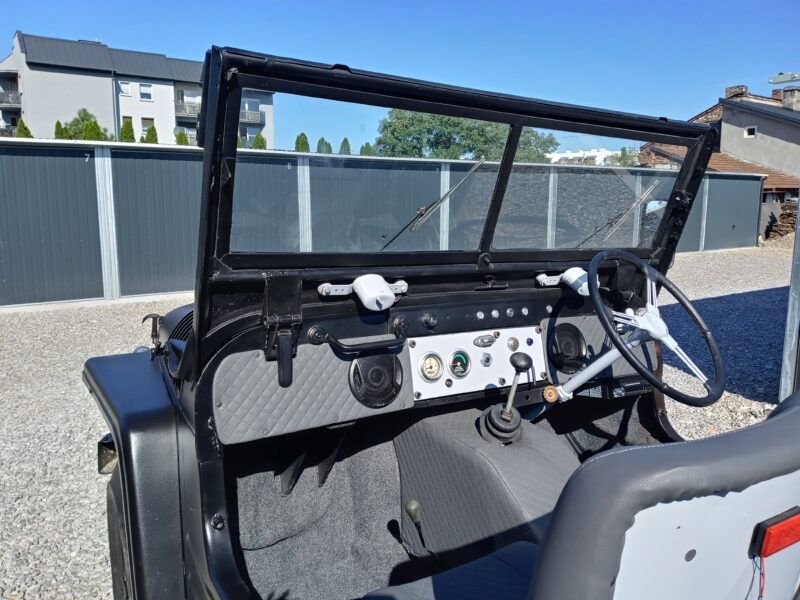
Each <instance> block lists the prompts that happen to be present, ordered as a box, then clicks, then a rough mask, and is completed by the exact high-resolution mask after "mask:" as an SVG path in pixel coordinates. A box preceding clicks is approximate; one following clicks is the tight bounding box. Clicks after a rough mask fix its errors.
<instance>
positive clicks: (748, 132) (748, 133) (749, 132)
mask: <svg viewBox="0 0 800 600" xmlns="http://www.w3.org/2000/svg"><path fill="white" fill-rule="evenodd" d="M756 133H758V129H757V128H756V127H755V126H752V127H745V128H744V137H746V138H754V137H756Z"/></svg>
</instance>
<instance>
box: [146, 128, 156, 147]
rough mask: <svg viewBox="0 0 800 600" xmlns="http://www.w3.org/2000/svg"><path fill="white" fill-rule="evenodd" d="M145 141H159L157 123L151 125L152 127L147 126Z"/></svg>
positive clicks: (148, 142) (149, 142)
mask: <svg viewBox="0 0 800 600" xmlns="http://www.w3.org/2000/svg"><path fill="white" fill-rule="evenodd" d="M144 143H145V144H157V143H158V132H157V131H156V126H155V125H150V127H148V128H147V135H145V136H144Z"/></svg>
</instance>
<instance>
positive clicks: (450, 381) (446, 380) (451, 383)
mask: <svg viewBox="0 0 800 600" xmlns="http://www.w3.org/2000/svg"><path fill="white" fill-rule="evenodd" d="M444 384H445V385H446V386H447V387H453V380H452V379H445V380H444Z"/></svg>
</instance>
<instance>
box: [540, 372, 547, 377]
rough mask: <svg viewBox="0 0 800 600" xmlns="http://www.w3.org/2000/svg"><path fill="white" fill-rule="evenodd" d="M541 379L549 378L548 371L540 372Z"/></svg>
mask: <svg viewBox="0 0 800 600" xmlns="http://www.w3.org/2000/svg"><path fill="white" fill-rule="evenodd" d="M539 379H547V373H545V372H544V371H542V372H541V373H539Z"/></svg>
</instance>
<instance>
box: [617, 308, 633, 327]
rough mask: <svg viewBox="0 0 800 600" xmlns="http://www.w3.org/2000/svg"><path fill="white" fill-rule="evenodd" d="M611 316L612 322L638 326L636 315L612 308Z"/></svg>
mask: <svg viewBox="0 0 800 600" xmlns="http://www.w3.org/2000/svg"><path fill="white" fill-rule="evenodd" d="M611 316H613V317H614V322H615V323H618V324H619V325H630V326H631V327H638V326H639V321H638V319H637V318H636V315H629V314H628V313H623V312H619V311H617V310H612V311H611Z"/></svg>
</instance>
